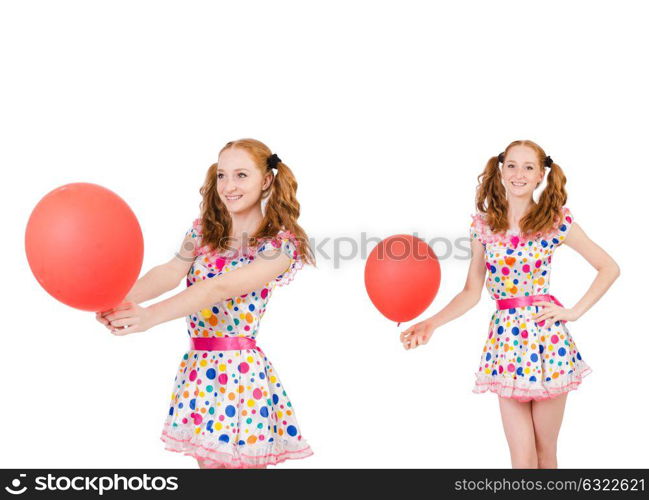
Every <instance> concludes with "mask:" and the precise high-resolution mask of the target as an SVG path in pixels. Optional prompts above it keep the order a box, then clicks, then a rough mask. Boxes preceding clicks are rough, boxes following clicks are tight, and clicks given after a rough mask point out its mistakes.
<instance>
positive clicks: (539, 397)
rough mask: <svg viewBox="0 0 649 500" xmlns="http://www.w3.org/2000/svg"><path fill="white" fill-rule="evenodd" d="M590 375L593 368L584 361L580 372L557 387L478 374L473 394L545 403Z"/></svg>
mask: <svg viewBox="0 0 649 500" xmlns="http://www.w3.org/2000/svg"><path fill="white" fill-rule="evenodd" d="M590 373H592V370H591V368H590V367H589V366H588V365H587V364H586V363H584V362H583V361H582V362H581V366H580V368H579V371H578V372H573V373H572V374H571V375H569V378H568V380H567V381H564V382H562V383H561V384H556V385H552V383H551V382H549V383H547V385H544V383H543V382H535V383H530V382H523V381H521V382H519V380H518V379H509V378H503V377H502V376H493V375H487V374H484V373H476V381H475V385H474V386H473V392H474V393H475V394H482V393H484V392H487V391H491V392H493V393H496V394H498V395H499V396H501V397H503V398H511V399H516V400H518V401H521V402H527V401H543V400H545V399H550V398H553V397H556V396H559V395H561V394H563V393H565V392H569V391H572V390H575V389H577V387H578V386H579V385H580V384H581V382H582V379H583V378H584V377H585V376H586V375H588V374H590Z"/></svg>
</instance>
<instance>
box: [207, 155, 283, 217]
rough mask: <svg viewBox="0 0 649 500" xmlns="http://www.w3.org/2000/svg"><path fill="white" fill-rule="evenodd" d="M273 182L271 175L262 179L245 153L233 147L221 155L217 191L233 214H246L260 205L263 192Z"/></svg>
mask: <svg viewBox="0 0 649 500" xmlns="http://www.w3.org/2000/svg"><path fill="white" fill-rule="evenodd" d="M271 180H272V174H271V173H267V174H266V175H262V173H261V172H260V170H259V168H258V167H257V165H255V162H254V161H253V159H252V157H251V156H250V155H249V154H248V153H247V152H246V151H245V150H244V149H241V148H237V147H231V148H228V149H226V150H224V151H222V152H221V154H220V155H219V161H218V169H217V171H216V188H217V192H218V194H219V198H221V201H222V202H223V204H224V205H225V206H226V207H227V209H228V212H230V213H231V214H236V213H243V212H246V211H248V210H250V209H251V208H253V207H254V206H255V205H257V204H258V203H260V201H261V193H262V190H264V189H267V188H268V186H270V182H271Z"/></svg>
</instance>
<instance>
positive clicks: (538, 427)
mask: <svg viewBox="0 0 649 500" xmlns="http://www.w3.org/2000/svg"><path fill="white" fill-rule="evenodd" d="M567 396H568V393H564V394H562V395H560V396H555V397H553V398H550V399H544V400H542V401H534V402H533V403H532V420H533V422H534V435H535V442H536V455H537V459H538V464H539V465H538V467H539V469H556V468H557V440H558V439H559V430H560V428H561V422H562V421H563V411H564V409H565V406H566V399H567Z"/></svg>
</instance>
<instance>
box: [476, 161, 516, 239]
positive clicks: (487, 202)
mask: <svg viewBox="0 0 649 500" xmlns="http://www.w3.org/2000/svg"><path fill="white" fill-rule="evenodd" d="M499 163H500V162H499V159H498V156H492V157H491V158H489V161H487V165H486V166H485V169H484V171H483V172H482V173H481V174H480V175H479V176H478V187H477V188H476V198H475V203H476V208H477V210H478V212H481V213H484V214H487V223H488V224H489V226H490V227H491V228H492V230H493V231H494V232H498V231H504V230H506V229H507V224H508V222H507V193H506V192H505V186H503V182H502V176H501V175H500V168H499V166H498V165H499Z"/></svg>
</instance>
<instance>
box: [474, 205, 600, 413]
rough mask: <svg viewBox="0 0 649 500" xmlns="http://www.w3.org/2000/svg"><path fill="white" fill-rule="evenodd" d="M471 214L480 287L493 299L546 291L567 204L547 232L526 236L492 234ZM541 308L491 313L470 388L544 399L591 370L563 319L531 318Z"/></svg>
mask: <svg viewBox="0 0 649 500" xmlns="http://www.w3.org/2000/svg"><path fill="white" fill-rule="evenodd" d="M472 218H473V221H472V223H471V229H470V235H471V240H474V239H476V238H477V239H478V240H479V241H480V242H481V243H482V245H483V247H484V251H485V264H486V267H487V281H486V283H485V287H486V289H487V290H488V292H489V295H490V296H491V298H492V299H494V300H496V299H498V300H500V299H506V298H512V297H520V296H526V295H539V294H551V292H550V271H551V264H552V256H553V254H554V251H555V250H556V249H557V248H558V247H559V246H560V245H561V244H562V243H563V241H564V239H565V237H566V235H567V234H568V231H569V230H570V227H571V226H572V223H573V219H572V214H571V213H570V210H569V209H568V208H567V207H563V208H562V217H561V220H558V221H556V222H555V224H554V226H553V228H552V229H551V230H550V231H549V232H548V234H540V233H539V234H536V235H534V236H533V237H530V238H529V239H528V238H526V237H525V236H524V235H520V234H519V233H517V232H514V231H512V230H509V231H507V232H506V233H505V234H503V233H493V232H492V231H491V229H490V227H489V225H488V224H487V222H486V216H485V215H483V214H474V215H472ZM557 298H558V299H559V301H561V298H560V297H557ZM540 311H542V307H540V306H523V307H517V308H513V309H504V310H496V312H494V313H493V315H492V316H491V322H490V323H489V330H488V332H489V334H488V337H487V341H486V343H485V346H484V349H483V353H482V358H481V360H480V366H479V368H478V371H477V372H476V374H475V375H476V380H475V386H474V388H473V392H475V393H483V392H486V391H488V390H489V391H492V392H495V393H496V394H499V395H500V396H503V397H507V398H514V399H517V400H519V401H530V400H543V399H547V398H551V397H554V396H557V395H559V394H561V393H564V392H567V391H570V390H572V389H576V388H577V386H578V385H579V384H580V383H581V381H582V378H583V377H585V376H586V375H588V374H589V373H590V372H591V369H590V367H589V366H588V365H587V364H586V363H585V362H584V360H583V359H582V357H581V354H580V353H579V351H578V349H577V346H576V345H575V343H574V341H573V339H572V337H571V336H570V333H569V332H568V329H567V328H566V326H565V323H564V322H562V321H556V322H554V323H548V321H540V322H538V323H535V322H534V320H533V317H532V315H533V314H536V313H537V312H540Z"/></svg>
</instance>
